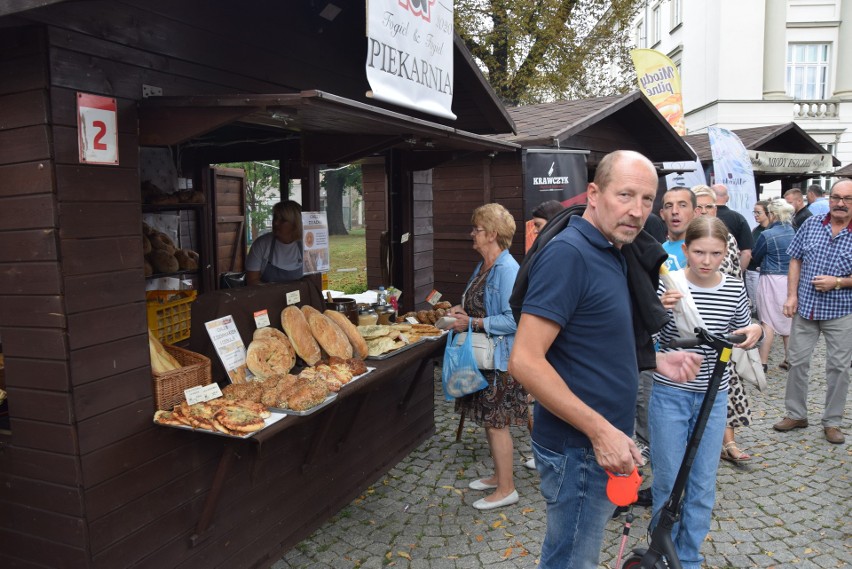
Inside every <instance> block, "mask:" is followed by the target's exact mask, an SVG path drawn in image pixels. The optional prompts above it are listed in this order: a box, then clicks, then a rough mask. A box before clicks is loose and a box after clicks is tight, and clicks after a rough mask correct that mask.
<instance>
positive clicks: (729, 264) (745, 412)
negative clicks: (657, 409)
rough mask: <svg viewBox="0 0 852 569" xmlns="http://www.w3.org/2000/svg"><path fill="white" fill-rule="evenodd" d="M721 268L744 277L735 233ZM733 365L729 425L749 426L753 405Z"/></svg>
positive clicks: (733, 275)
mask: <svg viewBox="0 0 852 569" xmlns="http://www.w3.org/2000/svg"><path fill="white" fill-rule="evenodd" d="M719 270H720V271H721V272H723V273H725V274H727V275H731V276H732V277H737V278H738V279H742V278H743V273H742V267H741V266H740V249H739V247H737V240H736V239H735V238H734V236H733V235H731V234H728V254H727V256H726V257H725V260H724V261H722V265H721V266H720V267H719ZM730 366H731V379H730V381H729V386H728V426H729V427H731V428H734V429H735V428H737V427H747V426H748V425H750V424H751V406H750V405H749V402H748V397H747V396H746V391H745V386H744V385H743V382H742V381H740V376H739V375H737V370H736V369H735V368H734V365H733V364H730Z"/></svg>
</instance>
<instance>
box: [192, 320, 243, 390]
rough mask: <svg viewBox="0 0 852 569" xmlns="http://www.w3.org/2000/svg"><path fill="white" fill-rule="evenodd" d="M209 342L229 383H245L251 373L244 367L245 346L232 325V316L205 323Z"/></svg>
mask: <svg viewBox="0 0 852 569" xmlns="http://www.w3.org/2000/svg"><path fill="white" fill-rule="evenodd" d="M204 326H205V327H206V328H207V333H208V334H209V335H210V341H211V342H213V347H214V348H215V349H216V354H217V355H218V356H219V359H220V360H222V365H223V366H225V371H226V372H227V373H228V377H229V378H231V383H245V381H246V379H247V378H248V377H251V373H250V372H249V371H248V367H247V366H246V346H245V344H243V339H242V338H241V337H240V332H239V331H238V330H237V327H236V325H235V324H234V319H233V317H232V316H230V315H228V316H223V317H222V318H217V319H216V320H211V321H210V322H205V323H204Z"/></svg>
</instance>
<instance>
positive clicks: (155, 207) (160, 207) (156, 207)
mask: <svg viewBox="0 0 852 569" xmlns="http://www.w3.org/2000/svg"><path fill="white" fill-rule="evenodd" d="M205 205H207V204H203V203H174V204H147V203H143V204H142V211H145V212H153V211H170V210H181V209H201V208H203V207H204V206H205Z"/></svg>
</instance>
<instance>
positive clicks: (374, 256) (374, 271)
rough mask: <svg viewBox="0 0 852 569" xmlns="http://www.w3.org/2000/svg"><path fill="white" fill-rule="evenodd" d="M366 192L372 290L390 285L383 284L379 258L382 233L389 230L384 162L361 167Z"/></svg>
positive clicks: (367, 234)
mask: <svg viewBox="0 0 852 569" xmlns="http://www.w3.org/2000/svg"><path fill="white" fill-rule="evenodd" d="M361 179H362V183H363V185H364V186H363V192H364V223H365V225H366V226H367V229H366V232H365V236H366V239H367V286H368V287H370V288H371V289H375V288H378V287H379V286H383V285H386V284H388V283H383V282H382V269H381V260H380V258H379V252H380V249H381V247H380V244H381V236H382V233H383V232H385V231H387V228H388V195H387V194H388V192H387V188H388V184H387V174H386V173H385V163H384V160H382V161H381V162H376V161H371V162H368V163H364V164H362V165H361Z"/></svg>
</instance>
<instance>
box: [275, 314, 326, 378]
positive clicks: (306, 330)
mask: <svg viewBox="0 0 852 569" xmlns="http://www.w3.org/2000/svg"><path fill="white" fill-rule="evenodd" d="M281 327H282V328H284V332H285V333H286V334H287V337H288V338H289V339H290V343H291V344H293V349H295V350H296V353H297V354H299V357H300V358H302V359H303V360H304V361H305V363H306V364H308V365H309V366H312V365H315V364H316V363H317V362H318V361H320V359H321V358H322V353H321V352H320V347H319V344H317V341H316V340H315V339H314V335H313V334H312V333H311V328H310V326H308V321H307V320H306V319H305V316H304V314H302V311H301V310H299V309H298V308H296V307H295V306H288V307H287V308H285V309H284V310H282V311H281Z"/></svg>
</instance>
